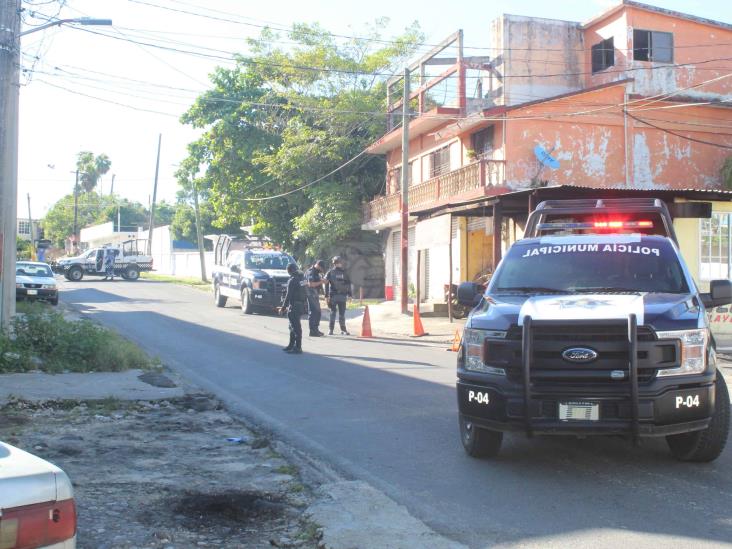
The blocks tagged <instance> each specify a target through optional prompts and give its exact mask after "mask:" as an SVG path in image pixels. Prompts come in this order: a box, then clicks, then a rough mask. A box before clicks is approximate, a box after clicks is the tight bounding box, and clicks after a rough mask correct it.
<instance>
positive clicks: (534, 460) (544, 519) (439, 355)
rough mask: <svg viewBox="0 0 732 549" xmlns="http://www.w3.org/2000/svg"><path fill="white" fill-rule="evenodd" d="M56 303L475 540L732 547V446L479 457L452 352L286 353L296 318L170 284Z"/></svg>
mask: <svg viewBox="0 0 732 549" xmlns="http://www.w3.org/2000/svg"><path fill="white" fill-rule="evenodd" d="M61 299H62V301H65V302H68V303H72V304H74V305H75V306H76V307H78V308H80V309H81V310H83V311H85V312H87V313H89V314H91V315H92V316H93V317H95V318H96V319H98V320H99V321H101V322H103V323H104V324H106V325H109V326H111V327H113V328H116V329H117V330H119V331H120V332H121V333H123V334H125V335H126V336H128V337H129V338H131V339H132V340H134V341H136V342H138V343H139V344H141V345H142V346H143V347H144V348H146V349H147V350H149V351H150V352H152V353H153V354H155V355H158V356H159V357H161V359H162V360H163V361H164V362H165V363H166V364H168V365H170V366H171V367H173V368H175V369H178V370H179V371H180V372H181V373H182V374H183V375H185V376H188V377H189V378H190V379H192V381H194V382H196V383H197V384H199V385H201V386H203V387H204V388H206V389H207V390H210V391H212V392H214V393H216V394H217V395H218V396H219V397H220V398H222V399H223V400H224V401H225V402H227V403H228V404H229V405H230V406H231V407H232V408H234V409H235V410H239V411H241V412H242V413H246V414H248V415H250V416H253V417H255V418H257V419H258V420H259V421H263V422H265V423H266V424H267V425H269V427H270V428H272V429H273V430H274V431H275V432H276V433H277V434H278V435H279V436H280V437H282V438H284V439H285V440H286V441H288V442H290V443H291V444H294V445H295V446H297V447H299V448H301V449H303V450H305V451H307V452H310V453H312V454H315V455H316V456H317V457H318V458H321V459H324V460H326V461H328V462H330V463H331V464H332V465H334V466H335V467H336V468H337V469H339V470H340V471H341V472H343V473H344V474H346V475H348V476H351V477H355V478H360V479H363V480H366V481H368V482H371V483H372V484H373V485H375V486H376V487H377V488H379V489H381V490H383V491H384V492H386V493H387V494H388V495H389V496H391V497H392V498H394V499H395V500H396V501H398V502H399V503H401V504H403V505H405V506H407V508H408V509H409V510H410V512H412V513H413V514H414V515H415V516H417V517H418V518H420V519H422V520H423V521H425V522H426V523H427V524H428V525H430V526H431V527H432V528H434V529H435V530H437V531H438V532H440V533H441V534H443V535H446V536H448V537H450V538H453V539H455V540H457V541H460V542H463V543H466V544H469V545H470V546H472V547H487V546H495V545H501V546H503V545H506V546H521V547H530V546H541V547H550V546H551V547H562V548H565V547H589V546H593V547H620V546H623V545H626V546H628V547H631V546H632V547H658V546H659V545H660V544H664V546H666V547H684V548H688V547H704V546H710V547H711V546H721V545H728V544H729V545H732V509H731V508H732V444H730V445H729V446H728V447H727V449H726V451H725V452H724V454H723V455H722V456H721V457H720V458H719V459H718V460H717V461H716V462H714V463H711V464H704V465H698V464H684V463H679V462H677V461H675V460H674V459H673V458H671V457H670V455H669V453H668V452H667V449H666V445H665V442H664V441H663V440H659V441H644V443H643V445H642V446H641V447H640V448H633V447H632V446H631V445H630V444H629V443H627V442H626V441H624V440H621V439H609V438H590V439H584V440H578V439H574V438H535V439H532V440H528V439H526V438H525V437H524V436H523V435H509V436H507V438H506V439H505V441H504V448H503V451H502V454H501V455H500V457H499V458H498V459H496V460H492V461H480V460H474V459H471V458H469V457H467V456H466V455H465V454H464V453H463V451H462V448H461V446H460V441H459V437H458V429H457V414H456V402H455V389H454V381H455V374H454V361H455V358H454V355H453V354H451V353H448V352H446V351H445V350H444V348H443V347H442V346H440V347H435V346H429V345H422V344H419V343H415V342H411V341H397V340H385V341H377V340H359V339H357V338H354V337H326V338H320V339H308V338H306V339H305V341H304V344H303V347H304V348H305V351H306V352H305V354H303V355H302V356H299V357H296V356H290V355H286V354H284V353H282V351H280V347H282V346H283V345H284V344H285V343H286V340H287V325H286V320H284V319H280V318H276V317H269V316H258V315H254V316H244V315H242V314H241V312H240V310H239V309H238V307H236V306H230V307H227V308H225V309H217V308H216V307H215V306H214V304H213V298H212V295H211V294H208V293H206V292H202V291H200V290H196V289H192V288H186V287H182V286H175V285H170V284H166V283H160V282H145V281H138V282H135V283H130V282H122V281H120V282H113V283H110V282H103V281H97V280H93V281H92V280H89V281H86V280H85V281H83V282H81V283H76V284H71V283H65V285H64V287H63V289H62V293H61Z"/></svg>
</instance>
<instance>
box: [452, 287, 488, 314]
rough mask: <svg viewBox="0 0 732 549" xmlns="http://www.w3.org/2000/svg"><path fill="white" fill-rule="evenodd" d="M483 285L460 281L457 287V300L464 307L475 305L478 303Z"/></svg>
mask: <svg viewBox="0 0 732 549" xmlns="http://www.w3.org/2000/svg"><path fill="white" fill-rule="evenodd" d="M484 289H485V288H484V286H482V285H480V284H477V283H475V282H462V283H461V284H460V286H458V289H457V300H458V303H460V305H462V306H464V307H470V308H472V307H475V306H476V305H477V304H478V303H480V298H481V296H482V295H483V291H484Z"/></svg>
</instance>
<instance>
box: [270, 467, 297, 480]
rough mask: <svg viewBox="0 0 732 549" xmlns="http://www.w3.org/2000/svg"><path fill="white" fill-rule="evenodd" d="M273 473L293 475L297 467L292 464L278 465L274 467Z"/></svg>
mask: <svg viewBox="0 0 732 549" xmlns="http://www.w3.org/2000/svg"><path fill="white" fill-rule="evenodd" d="M275 473H278V474H280V475H290V476H293V477H294V476H295V475H296V474H297V467H295V466H294V465H289V464H288V465H280V466H279V467H277V469H275Z"/></svg>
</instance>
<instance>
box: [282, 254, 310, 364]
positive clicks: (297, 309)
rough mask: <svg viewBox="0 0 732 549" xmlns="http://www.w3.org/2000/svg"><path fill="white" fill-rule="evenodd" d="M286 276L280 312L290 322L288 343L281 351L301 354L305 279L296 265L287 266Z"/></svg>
mask: <svg viewBox="0 0 732 549" xmlns="http://www.w3.org/2000/svg"><path fill="white" fill-rule="evenodd" d="M287 274H289V275H290V280H288V281H287V293H286V294H285V301H284V302H283V303H282V309H280V310H281V311H282V312H284V311H285V310H286V311H287V319H288V320H289V321H290V343H289V344H288V345H287V347H285V348H284V349H282V350H283V351H285V352H286V353H291V354H298V355H299V354H301V353H302V324H300V319H301V318H302V315H303V312H304V311H305V300H306V296H305V284H306V283H305V277H304V276H303V274H302V273H301V272H300V271H298V270H297V265H295V264H294V263H290V264H289V265H288V266H287Z"/></svg>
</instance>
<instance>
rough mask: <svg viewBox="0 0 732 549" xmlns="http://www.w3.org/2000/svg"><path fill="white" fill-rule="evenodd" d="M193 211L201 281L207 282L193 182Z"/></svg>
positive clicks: (199, 215) (195, 187) (199, 214)
mask: <svg viewBox="0 0 732 549" xmlns="http://www.w3.org/2000/svg"><path fill="white" fill-rule="evenodd" d="M193 211H194V212H195V214H196V240H198V256H199V257H200V259H201V281H202V282H208V279H207V278H206V254H205V253H204V249H203V233H202V232H201V213H200V211H199V209H198V183H197V182H196V181H194V182H193Z"/></svg>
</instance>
